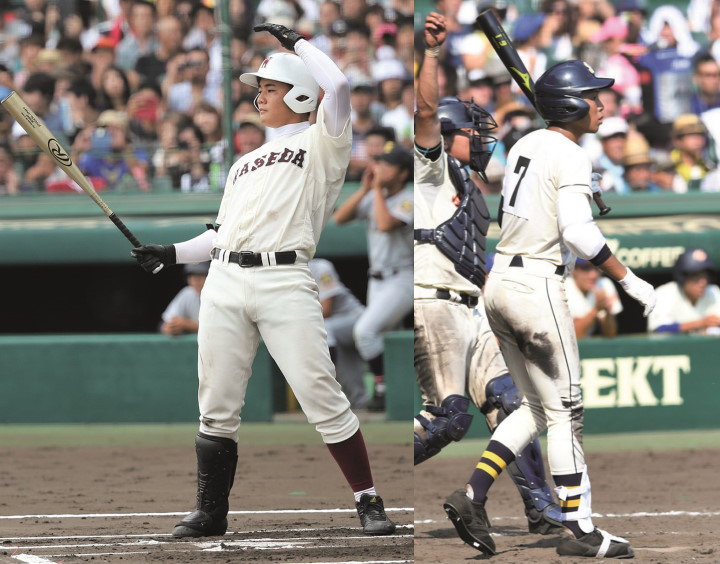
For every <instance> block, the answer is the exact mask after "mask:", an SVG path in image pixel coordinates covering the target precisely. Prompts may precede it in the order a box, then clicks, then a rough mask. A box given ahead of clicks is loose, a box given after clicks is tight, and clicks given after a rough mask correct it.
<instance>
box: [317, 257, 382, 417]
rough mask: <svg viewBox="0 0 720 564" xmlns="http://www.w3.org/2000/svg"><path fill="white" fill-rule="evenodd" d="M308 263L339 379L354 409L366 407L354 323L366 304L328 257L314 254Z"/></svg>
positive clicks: (365, 390) (361, 366) (361, 367)
mask: <svg viewBox="0 0 720 564" xmlns="http://www.w3.org/2000/svg"><path fill="white" fill-rule="evenodd" d="M308 267H309V268H310V272H311V273H312V275H313V278H315V282H317V285H318V297H319V299H320V305H321V306H322V312H323V319H324V321H325V329H326V330H327V334H328V348H329V349H330V358H331V359H332V361H333V363H334V364H335V371H336V373H337V380H338V382H340V385H341V386H342V388H343V391H344V392H345V395H346V396H347V398H348V400H350V404H351V405H352V407H353V409H364V408H365V407H366V405H367V402H368V394H367V389H366V387H365V379H364V376H365V369H366V364H365V361H364V360H363V359H362V357H361V356H360V354H359V353H358V351H357V348H356V347H355V339H354V338H353V327H354V326H355V323H356V322H357V320H358V319H359V318H360V316H361V315H362V314H363V312H364V311H365V306H363V305H362V304H361V303H360V301H359V300H358V299H357V298H356V297H355V296H354V295H353V293H352V292H351V291H350V290H349V289H348V288H347V287H346V286H345V285H344V284H343V283H342V281H341V280H340V277H339V276H338V273H337V271H336V270H335V266H334V265H333V263H331V262H330V261H329V260H326V259H322V258H314V259H312V260H311V261H310V262H308Z"/></svg>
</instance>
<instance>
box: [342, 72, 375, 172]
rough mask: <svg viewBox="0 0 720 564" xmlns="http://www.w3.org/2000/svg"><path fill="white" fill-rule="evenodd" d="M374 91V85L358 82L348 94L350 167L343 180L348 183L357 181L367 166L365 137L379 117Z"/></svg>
mask: <svg viewBox="0 0 720 564" xmlns="http://www.w3.org/2000/svg"><path fill="white" fill-rule="evenodd" d="M376 90H377V89H376V88H375V85H374V84H373V83H372V82H369V81H368V82H358V83H356V84H354V85H353V86H352V90H351V93H350V105H351V107H352V114H351V118H350V119H351V120H352V149H351V152H350V166H349V167H348V172H347V175H346V176H345V180H346V181H348V182H357V181H359V180H360V177H361V176H362V173H363V171H364V170H365V168H366V167H367V165H368V155H367V150H366V144H365V136H366V135H367V133H368V131H370V130H371V129H372V128H373V127H375V126H376V125H377V123H378V118H379V117H380V116H379V115H376V112H375V111H374V110H375V106H374V104H375V103H376V99H375V98H376V97H375V92H376Z"/></svg>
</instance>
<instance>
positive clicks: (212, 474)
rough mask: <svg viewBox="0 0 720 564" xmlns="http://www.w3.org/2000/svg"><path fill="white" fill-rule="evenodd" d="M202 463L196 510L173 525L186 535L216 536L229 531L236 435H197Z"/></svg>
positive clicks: (176, 534) (176, 533)
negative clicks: (228, 515) (228, 519)
mask: <svg viewBox="0 0 720 564" xmlns="http://www.w3.org/2000/svg"><path fill="white" fill-rule="evenodd" d="M195 452H196V453H197V463H198V489H197V505H196V510H195V511H194V512H192V513H190V514H189V515H186V516H185V517H184V518H183V520H182V521H180V522H179V523H178V524H177V525H175V528H174V529H173V532H172V535H173V536H174V537H176V538H182V537H214V536H219V535H224V534H225V531H227V526H228V522H227V514H228V510H229V508H230V505H229V501H228V499H229V497H230V489H231V488H232V485H233V481H234V480H235V468H236V467H237V460H238V456H237V443H236V442H235V441H233V440H232V439H226V438H221V437H213V436H211V435H206V434H204V433H198V434H197V436H196V437H195Z"/></svg>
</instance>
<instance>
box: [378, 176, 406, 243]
mask: <svg viewBox="0 0 720 564" xmlns="http://www.w3.org/2000/svg"><path fill="white" fill-rule="evenodd" d="M373 190H374V192H375V193H374V195H373V211H374V212H375V224H376V225H377V228H378V229H379V230H380V231H382V232H384V233H387V232H389V231H392V230H393V229H397V228H398V227H400V226H401V225H403V222H402V221H400V220H399V219H398V218H396V217H394V216H393V215H392V214H391V213H390V210H388V207H387V202H386V200H385V196H383V193H382V189H381V188H380V187H376V188H373Z"/></svg>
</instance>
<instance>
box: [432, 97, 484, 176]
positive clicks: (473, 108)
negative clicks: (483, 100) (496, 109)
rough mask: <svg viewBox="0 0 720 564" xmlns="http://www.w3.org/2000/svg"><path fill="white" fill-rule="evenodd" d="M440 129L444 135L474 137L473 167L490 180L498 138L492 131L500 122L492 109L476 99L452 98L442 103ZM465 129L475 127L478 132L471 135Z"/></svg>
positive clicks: (470, 163)
mask: <svg viewBox="0 0 720 564" xmlns="http://www.w3.org/2000/svg"><path fill="white" fill-rule="evenodd" d="M437 113H438V119H439V120H440V132H441V133H442V135H443V136H452V135H463V134H464V135H467V136H468V137H469V139H470V162H469V163H468V164H469V165H470V168H471V169H473V170H474V171H475V172H477V173H478V174H479V175H480V178H482V179H483V182H485V183H487V181H488V180H487V177H486V176H485V167H486V166H487V164H488V162H489V161H490V157H491V156H492V153H493V151H494V150H495V144H496V142H497V139H496V138H495V137H493V136H492V135H489V134H488V133H489V132H490V131H492V130H493V129H497V123H495V120H494V119H493V117H492V116H491V115H490V112H488V111H486V110H484V109H483V108H481V107H480V106H478V105H477V104H476V103H475V102H474V101H473V100H472V99H471V100H469V101H468V100H460V99H459V98H454V97H448V98H443V99H442V100H440V103H439V104H438V112H437ZM463 129H472V130H474V134H472V135H468V134H466V133H464V132H463V131H462V130H463Z"/></svg>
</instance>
